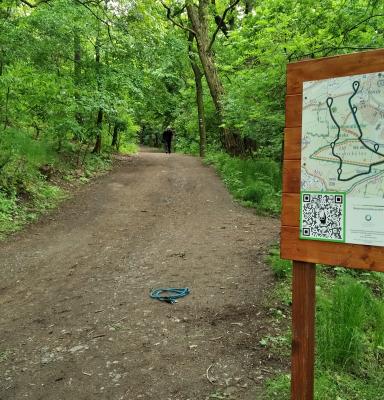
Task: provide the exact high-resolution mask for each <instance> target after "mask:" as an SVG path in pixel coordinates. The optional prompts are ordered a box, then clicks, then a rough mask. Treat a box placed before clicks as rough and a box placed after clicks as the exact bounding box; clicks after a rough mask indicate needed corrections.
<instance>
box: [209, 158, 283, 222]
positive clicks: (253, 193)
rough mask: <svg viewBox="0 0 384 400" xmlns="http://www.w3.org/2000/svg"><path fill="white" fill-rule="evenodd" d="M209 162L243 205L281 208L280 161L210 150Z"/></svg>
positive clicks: (268, 210) (271, 210) (270, 210)
mask: <svg viewBox="0 0 384 400" xmlns="http://www.w3.org/2000/svg"><path fill="white" fill-rule="evenodd" d="M205 162H206V163H207V164H210V165H213V166H214V167H215V168H216V170H217V171H218V172H219V174H220V176H221V178H222V179H223V181H224V183H225V184H226V186H227V187H228V189H229V191H230V192H231V193H232V194H233V195H234V197H235V198H236V199H237V200H240V201H241V202H242V203H243V204H244V205H246V206H250V207H254V208H256V209H257V210H258V211H259V212H261V213H267V214H272V215H277V214H278V213H279V212H280V200H281V171H280V166H279V164H278V163H276V162H275V161H272V160H266V159H252V158H249V159H241V158H237V157H231V156H229V155H228V154H227V153H224V152H213V153H212V152H211V153H208V154H207V156H206V159H205Z"/></svg>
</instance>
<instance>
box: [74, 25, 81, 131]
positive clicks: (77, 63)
mask: <svg viewBox="0 0 384 400" xmlns="http://www.w3.org/2000/svg"><path fill="white" fill-rule="evenodd" d="M73 53H74V54H73V55H74V58H73V59H74V61H73V78H74V79H73V81H74V85H75V100H76V103H77V104H79V101H80V94H79V86H80V82H81V42H80V36H79V34H78V33H77V32H75V33H74V37H73ZM75 117H76V121H77V122H78V124H79V125H83V123H84V120H83V116H82V115H81V113H80V112H79V111H77V112H76V116H75Z"/></svg>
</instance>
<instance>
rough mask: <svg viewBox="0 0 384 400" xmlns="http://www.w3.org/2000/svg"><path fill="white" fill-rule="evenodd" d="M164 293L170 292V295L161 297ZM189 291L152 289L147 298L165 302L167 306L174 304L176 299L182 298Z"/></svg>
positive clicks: (182, 289)
mask: <svg viewBox="0 0 384 400" xmlns="http://www.w3.org/2000/svg"><path fill="white" fill-rule="evenodd" d="M164 292H170V293H172V294H169V295H162V293H164ZM190 292H191V291H190V290H189V289H188V288H166V289H153V290H152V292H151V293H150V294H149V296H150V297H151V298H152V299H156V300H160V301H165V302H167V303H169V304H174V303H176V301H177V299H179V298H180V297H184V296H186V295H187V294H189V293H190Z"/></svg>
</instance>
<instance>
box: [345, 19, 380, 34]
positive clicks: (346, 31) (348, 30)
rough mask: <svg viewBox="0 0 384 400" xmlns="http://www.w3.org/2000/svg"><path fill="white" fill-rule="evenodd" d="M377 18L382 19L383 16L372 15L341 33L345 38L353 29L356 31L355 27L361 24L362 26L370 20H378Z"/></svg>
mask: <svg viewBox="0 0 384 400" xmlns="http://www.w3.org/2000/svg"><path fill="white" fill-rule="evenodd" d="M379 17H384V14H374V15H370V16H369V17H367V18H365V19H363V20H361V21H359V22H358V23H356V24H355V25H353V26H352V27H350V28H348V29H346V30H344V32H343V36H346V35H347V34H348V33H350V32H352V31H353V30H354V29H356V28H357V27H359V26H360V25H361V24H364V23H365V22H367V21H369V20H370V19H372V18H379Z"/></svg>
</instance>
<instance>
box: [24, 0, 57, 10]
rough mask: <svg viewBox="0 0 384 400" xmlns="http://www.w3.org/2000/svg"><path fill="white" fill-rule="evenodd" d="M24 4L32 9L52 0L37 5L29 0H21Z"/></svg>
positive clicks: (41, 1)
mask: <svg viewBox="0 0 384 400" xmlns="http://www.w3.org/2000/svg"><path fill="white" fill-rule="evenodd" d="M20 1H21V2H22V3H23V4H25V5H26V6H28V7H30V8H35V7H37V6H39V5H40V4H43V3H48V2H49V1H50V0H39V1H37V2H36V3H31V2H30V1H28V0H20Z"/></svg>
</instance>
